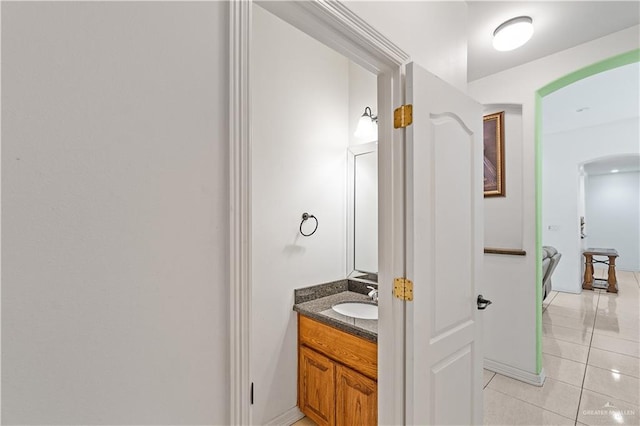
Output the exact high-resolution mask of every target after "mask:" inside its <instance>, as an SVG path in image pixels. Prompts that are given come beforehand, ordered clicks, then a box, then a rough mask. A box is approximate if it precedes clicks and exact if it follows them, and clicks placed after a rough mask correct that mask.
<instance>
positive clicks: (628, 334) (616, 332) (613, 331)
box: [593, 318, 640, 342]
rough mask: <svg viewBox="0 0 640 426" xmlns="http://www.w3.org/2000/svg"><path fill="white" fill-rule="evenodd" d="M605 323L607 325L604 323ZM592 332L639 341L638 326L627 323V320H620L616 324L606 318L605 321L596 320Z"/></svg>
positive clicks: (639, 332)
mask: <svg viewBox="0 0 640 426" xmlns="http://www.w3.org/2000/svg"><path fill="white" fill-rule="evenodd" d="M605 324H607V325H605ZM593 332H594V333H596V334H602V335H604V336H611V337H618V338H620V339H626V340H633V341H635V342H640V328H638V327H636V326H635V325H629V323H627V322H620V323H618V324H617V325H615V324H614V322H613V321H611V318H608V319H607V320H606V321H600V322H598V324H597V326H596V327H594V329H593Z"/></svg>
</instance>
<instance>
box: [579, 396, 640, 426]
mask: <svg viewBox="0 0 640 426" xmlns="http://www.w3.org/2000/svg"><path fill="white" fill-rule="evenodd" d="M578 422H580V423H583V424H585V425H593V426H596V425H607V426H609V425H635V426H637V425H639V424H640V407H637V406H634V405H633V404H628V403H626V402H623V401H619V400H617V399H615V398H610V397H608V396H606V395H602V394H599V393H596V392H592V391H589V390H586V389H585V390H583V391H582V398H581V400H580V409H579V410H578Z"/></svg>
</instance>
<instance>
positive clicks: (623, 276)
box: [616, 269, 636, 284]
mask: <svg viewBox="0 0 640 426" xmlns="http://www.w3.org/2000/svg"><path fill="white" fill-rule="evenodd" d="M616 278H617V279H618V282H626V283H633V284H636V278H635V274H634V273H633V272H632V271H623V270H621V269H618V270H617V271H616Z"/></svg>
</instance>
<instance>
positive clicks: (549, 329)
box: [542, 323, 591, 346]
mask: <svg viewBox="0 0 640 426" xmlns="http://www.w3.org/2000/svg"><path fill="white" fill-rule="evenodd" d="M542 335H543V336H544V337H551V338H554V339H557V340H564V341H565V342H571V343H577V344H579V345H586V346H589V343H590V342H591V329H587V328H583V329H582V330H576V329H573V328H567V327H561V326H559V325H551V324H545V323H542Z"/></svg>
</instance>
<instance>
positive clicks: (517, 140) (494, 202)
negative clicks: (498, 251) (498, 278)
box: [483, 105, 523, 292]
mask: <svg viewBox="0 0 640 426" xmlns="http://www.w3.org/2000/svg"><path fill="white" fill-rule="evenodd" d="M500 111H504V166H505V193H506V196H505V197H487V198H485V199H484V245H485V246H486V247H497V248H509V249H520V248H522V230H523V226H522V214H521V211H522V106H521V105H485V106H484V112H483V114H484V115H487V114H493V113H496V112H500ZM490 290H494V289H491V288H490ZM495 290H496V292H497V291H500V289H495Z"/></svg>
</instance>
